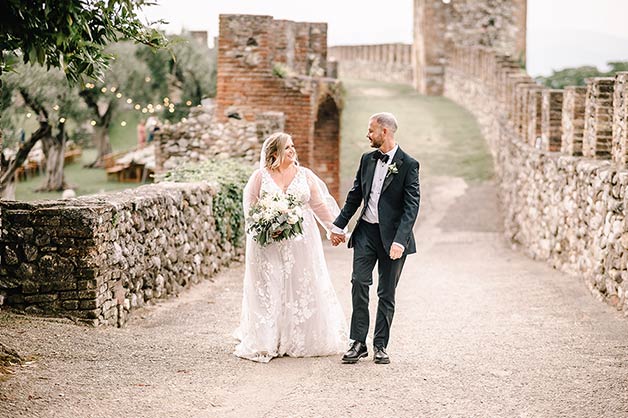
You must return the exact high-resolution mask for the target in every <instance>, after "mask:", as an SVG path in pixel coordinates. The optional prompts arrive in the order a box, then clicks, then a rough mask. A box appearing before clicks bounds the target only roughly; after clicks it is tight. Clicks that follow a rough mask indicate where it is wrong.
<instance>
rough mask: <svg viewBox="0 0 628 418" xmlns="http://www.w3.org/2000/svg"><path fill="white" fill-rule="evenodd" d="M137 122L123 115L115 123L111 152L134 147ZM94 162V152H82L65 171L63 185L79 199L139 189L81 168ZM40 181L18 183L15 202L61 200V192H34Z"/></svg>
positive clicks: (130, 114)
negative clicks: (66, 185) (79, 197)
mask: <svg viewBox="0 0 628 418" xmlns="http://www.w3.org/2000/svg"><path fill="white" fill-rule="evenodd" d="M139 118H140V116H139V114H138V113H137V112H126V113H123V114H120V115H119V116H118V117H117V118H115V119H114V121H113V124H112V126H111V128H110V130H109V135H110V140H111V147H112V149H113V151H114V152H118V151H124V150H128V149H131V148H134V147H135V146H136V144H137V134H136V126H137V122H138V121H139ZM123 120H124V121H126V122H127V125H126V126H124V127H123V126H121V125H120V124H121V122H122V121H123ZM95 159H96V150H95V149H92V148H89V149H83V154H82V156H81V159H80V160H77V161H76V162H74V163H73V164H69V165H67V166H66V167H65V178H66V182H67V183H68V185H69V186H71V187H75V191H76V194H77V195H78V196H81V195H88V194H94V193H100V192H104V191H115V190H123V189H128V188H132V187H137V186H139V184H138V183H118V182H116V181H107V176H106V174H105V170H103V169H102V168H84V165H86V164H89V163H91V162H92V161H94V160H95ZM43 181H44V177H43V176H42V175H39V176H35V177H32V178H30V179H28V180H27V181H21V182H18V183H17V186H16V188H15V198H16V199H17V200H26V201H32V200H45V199H59V198H61V193H62V192H35V190H36V189H37V188H38V187H39V186H41V184H42V183H43Z"/></svg>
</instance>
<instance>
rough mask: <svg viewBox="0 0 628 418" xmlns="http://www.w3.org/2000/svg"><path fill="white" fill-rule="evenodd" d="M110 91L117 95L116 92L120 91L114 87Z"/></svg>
mask: <svg viewBox="0 0 628 418" xmlns="http://www.w3.org/2000/svg"><path fill="white" fill-rule="evenodd" d="M109 90H111V92H112V93H115V92H116V90H118V89H117V88H115V87H112V88H110V89H109Z"/></svg>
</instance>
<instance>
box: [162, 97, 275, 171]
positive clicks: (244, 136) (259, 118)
mask: <svg viewBox="0 0 628 418" xmlns="http://www.w3.org/2000/svg"><path fill="white" fill-rule="evenodd" d="M233 116H236V115H233ZM238 117H239V116H238ZM284 125H285V116H284V114H283V113H280V112H261V113H257V114H256V115H255V120H253V121H247V120H240V119H237V118H235V117H229V118H227V119H226V121H224V122H218V121H216V120H215V119H214V107H213V106H203V107H200V108H193V109H192V110H191V112H190V115H189V116H188V117H187V118H186V119H185V120H184V121H182V122H179V123H176V124H172V125H164V126H163V127H162V129H160V130H159V131H157V134H156V135H155V143H156V145H157V146H156V148H155V161H156V165H157V167H156V171H157V172H158V173H161V172H164V171H168V170H172V169H174V168H176V167H179V166H181V165H182V164H185V163H196V162H202V161H206V160H208V159H213V158H226V157H233V158H240V159H243V160H245V161H249V162H253V163H256V162H257V161H259V156H260V151H261V148H262V143H263V142H264V139H265V138H266V137H268V136H269V135H270V134H272V133H274V132H279V131H283V130H284Z"/></svg>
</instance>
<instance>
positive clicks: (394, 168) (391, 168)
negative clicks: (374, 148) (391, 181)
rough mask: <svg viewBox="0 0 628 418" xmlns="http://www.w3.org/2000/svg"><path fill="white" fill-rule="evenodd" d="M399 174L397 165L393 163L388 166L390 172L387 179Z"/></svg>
mask: <svg viewBox="0 0 628 418" xmlns="http://www.w3.org/2000/svg"><path fill="white" fill-rule="evenodd" d="M398 172H399V169H398V168H397V163H392V164H391V165H389V166H388V172H387V173H386V177H388V176H390V175H391V174H397V173H398Z"/></svg>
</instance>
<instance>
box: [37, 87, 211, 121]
mask: <svg viewBox="0 0 628 418" xmlns="http://www.w3.org/2000/svg"><path fill="white" fill-rule="evenodd" d="M151 80H152V78H151V77H145V78H144V81H145V82H147V83H149V82H150V81H151ZM85 88H87V89H92V88H96V85H95V84H94V83H85ZM100 91H101V92H102V93H108V92H111V93H116V92H117V93H116V94H115V96H116V98H118V99H122V98H124V94H123V93H122V92H120V91H119V88H118V87H115V86H113V87H109V86H102V87H101V88H100ZM125 100H126V102H127V104H129V105H131V104H133V103H134V100H133V98H131V97H126V98H125ZM192 103H193V102H192V100H186V101H185V104H186V105H187V106H188V107H190V106H192ZM197 107H198V108H201V107H202V106H201V105H198V106H197ZM53 109H54V110H59V106H58V105H55V106H54V107H53ZM133 109H135V110H137V111H141V112H142V113H155V112H156V111H161V110H162V109H163V110H166V109H168V111H169V112H170V113H174V112H175V104H174V103H172V102H171V101H170V98H169V97H168V96H166V97H164V98H163V106H162V105H161V104H156V105H154V104H152V103H148V104H146V105H145V107H143V106H142V105H141V104H139V103H135V104H133ZM31 116H32V115H31V114H30V113H29V114H27V115H26V117H27V118H30V117H31ZM186 120H187V119H186ZM125 122H126V121H125ZM91 124H92V126H95V125H96V122H95V121H92V122H91Z"/></svg>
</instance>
